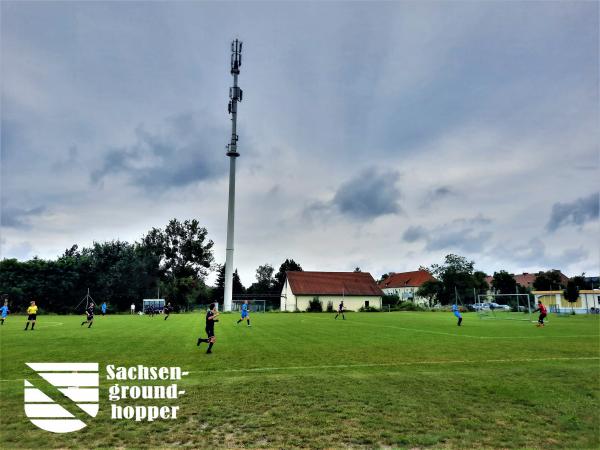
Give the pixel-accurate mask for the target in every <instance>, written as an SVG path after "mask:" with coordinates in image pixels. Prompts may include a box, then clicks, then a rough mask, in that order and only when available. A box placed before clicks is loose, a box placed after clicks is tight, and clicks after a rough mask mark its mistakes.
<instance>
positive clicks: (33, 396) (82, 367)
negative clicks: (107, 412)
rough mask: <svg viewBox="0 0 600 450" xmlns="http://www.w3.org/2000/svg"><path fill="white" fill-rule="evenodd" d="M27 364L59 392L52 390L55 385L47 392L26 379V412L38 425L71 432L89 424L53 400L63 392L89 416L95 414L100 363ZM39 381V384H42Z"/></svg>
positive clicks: (52, 429)
mask: <svg viewBox="0 0 600 450" xmlns="http://www.w3.org/2000/svg"><path fill="white" fill-rule="evenodd" d="M27 366H29V367H30V368H31V369H33V370H34V371H35V372H37V374H38V375H39V377H40V378H41V379H42V380H44V381H45V383H44V381H41V383H42V384H46V383H49V384H51V385H52V386H54V387H55V388H56V389H55V391H58V392H50V389H52V388H48V389H47V391H46V392H47V393H44V392H43V391H42V390H41V389H39V388H38V387H35V385H34V384H33V383H31V382H30V381H28V380H27V379H25V415H26V416H27V417H29V419H30V420H31V423H33V424H34V425H35V426H37V427H38V428H41V429H42V430H46V431H51V432H53V433H69V432H71V431H77V430H81V429H82V428H84V427H85V426H86V424H85V422H83V421H82V420H80V419H78V418H77V417H75V415H73V414H72V413H71V412H69V411H68V410H67V409H66V408H64V407H63V406H61V405H59V404H58V403H56V402H55V401H54V400H53V399H52V397H55V398H56V395H61V394H62V395H63V396H65V397H67V398H68V399H70V400H71V401H73V402H74V403H75V405H76V406H77V408H79V409H81V410H82V411H84V412H85V413H86V414H87V415H89V416H91V417H96V415H97V414H98V385H99V375H98V363H27ZM32 380H33V378H32ZM38 381H39V380H38ZM36 384H37V385H38V386H39V384H40V383H39V382H38V383H36ZM48 394H50V395H48Z"/></svg>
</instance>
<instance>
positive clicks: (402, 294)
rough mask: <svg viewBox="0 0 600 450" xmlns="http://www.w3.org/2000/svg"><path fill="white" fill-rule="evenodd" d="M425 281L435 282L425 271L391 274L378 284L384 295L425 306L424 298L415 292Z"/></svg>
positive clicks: (425, 300)
mask: <svg viewBox="0 0 600 450" xmlns="http://www.w3.org/2000/svg"><path fill="white" fill-rule="evenodd" d="M426 281H435V278H434V277H433V276H432V275H431V274H430V273H429V272H427V271H426V270H415V271H413V272H401V273H392V274H390V276H388V277H387V278H386V279H384V280H382V281H381V282H380V283H379V287H380V288H381V290H382V291H383V293H384V294H386V295H397V296H398V297H399V298H400V300H402V301H413V302H415V303H422V304H427V302H428V300H427V299H426V298H422V297H418V296H417V290H418V289H419V288H420V287H421V286H422V285H423V283H425V282H426Z"/></svg>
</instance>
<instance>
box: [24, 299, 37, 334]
mask: <svg viewBox="0 0 600 450" xmlns="http://www.w3.org/2000/svg"><path fill="white" fill-rule="evenodd" d="M37 308H38V307H37V306H35V302H34V301H32V302H31V303H30V305H29V308H27V324H26V325H25V330H27V328H29V324H31V331H33V327H35V318H36V317H37Z"/></svg>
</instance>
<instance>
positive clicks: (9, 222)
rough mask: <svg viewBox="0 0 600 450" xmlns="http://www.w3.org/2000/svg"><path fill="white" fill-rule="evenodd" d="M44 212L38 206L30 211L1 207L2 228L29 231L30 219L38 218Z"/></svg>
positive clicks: (42, 207) (43, 209)
mask: <svg viewBox="0 0 600 450" xmlns="http://www.w3.org/2000/svg"><path fill="white" fill-rule="evenodd" d="M3 203H4V201H3ZM45 211H46V208H45V207H44V206H38V207H36V208H32V209H24V208H16V207H10V206H9V207H3V208H2V221H1V222H2V226H3V227H7V228H16V229H20V230H29V229H31V219H34V218H35V217H39V216H40V215H42V214H43V213H44V212H45Z"/></svg>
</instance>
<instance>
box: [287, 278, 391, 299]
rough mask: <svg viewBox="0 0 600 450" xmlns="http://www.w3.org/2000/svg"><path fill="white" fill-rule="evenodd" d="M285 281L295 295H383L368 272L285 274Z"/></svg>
mask: <svg viewBox="0 0 600 450" xmlns="http://www.w3.org/2000/svg"><path fill="white" fill-rule="evenodd" d="M287 279H288V282H289V283H290V287H291V289H292V292H293V293H294V294H295V295H347V296H352V295H371V296H378V297H379V296H382V295H383V292H381V289H379V287H377V283H375V280H374V279H373V277H372V276H371V274H370V273H368V272H287Z"/></svg>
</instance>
